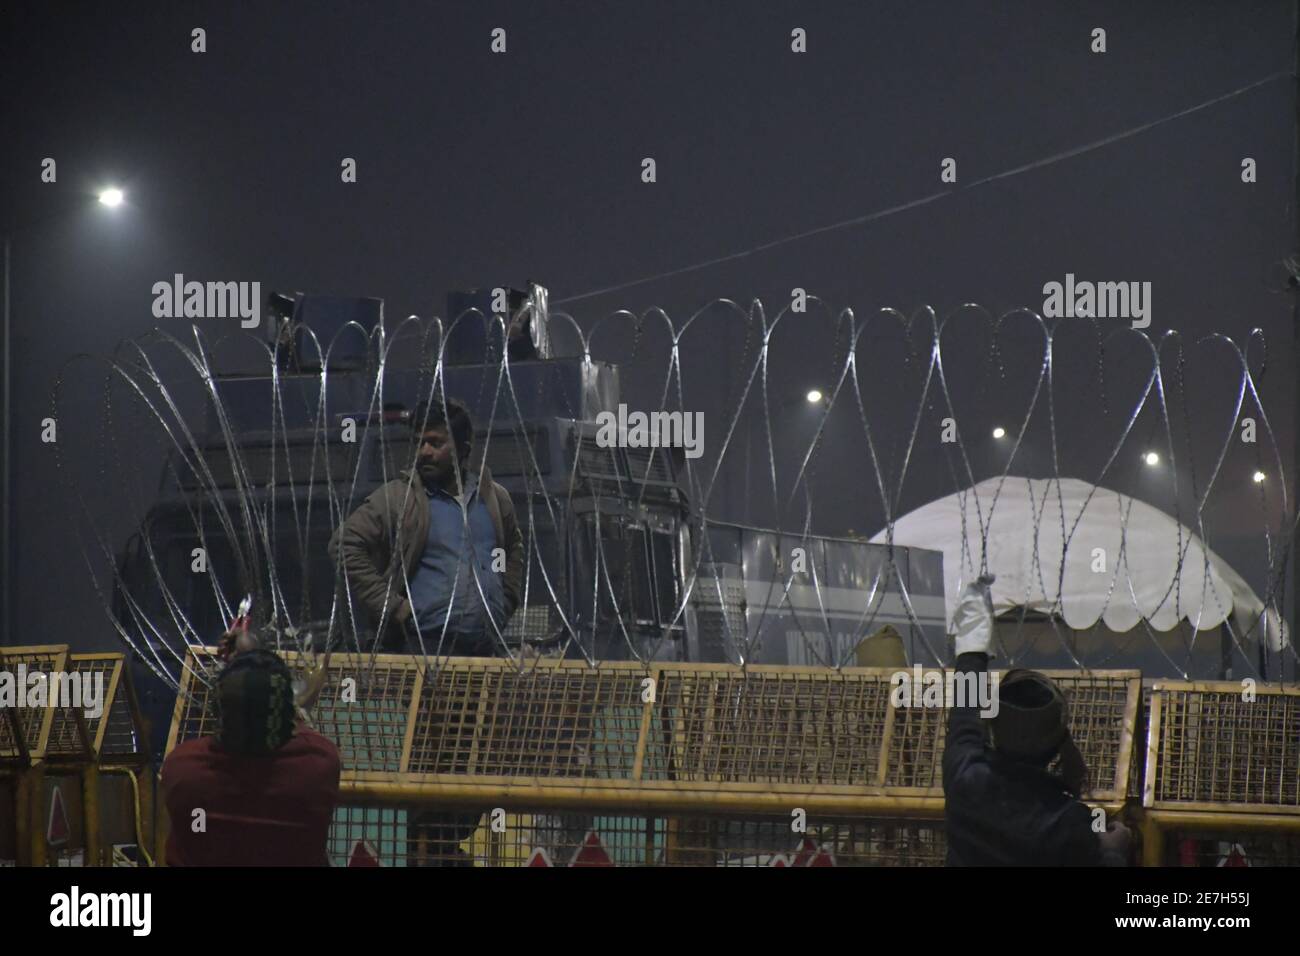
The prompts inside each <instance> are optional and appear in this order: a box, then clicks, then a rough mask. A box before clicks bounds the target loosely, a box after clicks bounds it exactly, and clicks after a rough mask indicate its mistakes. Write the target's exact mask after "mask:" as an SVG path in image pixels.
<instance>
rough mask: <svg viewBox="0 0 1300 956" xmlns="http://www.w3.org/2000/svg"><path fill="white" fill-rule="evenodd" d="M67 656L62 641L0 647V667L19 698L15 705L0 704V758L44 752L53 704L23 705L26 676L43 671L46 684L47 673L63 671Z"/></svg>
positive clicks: (47, 680) (25, 692)
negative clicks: (7, 676)
mask: <svg viewBox="0 0 1300 956" xmlns="http://www.w3.org/2000/svg"><path fill="white" fill-rule="evenodd" d="M67 659H68V648H67V645H66V644H55V645H45V646H40V647H6V648H0V671H6V672H8V674H9V675H11V677H10V679H11V680H12V681H13V686H14V689H15V691H16V693H17V695H18V697H19V698H20V699H18V700H17V701H16V706H14V707H4V708H0V760H19V759H22V758H24V756H27V757H30V758H31V759H38V758H41V757H44V756H45V751H46V747H47V746H48V741H49V734H50V728H51V725H52V723H53V718H54V711H55V708H54V707H51V706H48V702H47V706H45V707H28V706H26V703H27V691H28V690H29V689H30V688H31V687H32V684H31V683H30V678H31V676H32V675H33V674H36V673H41V674H45V675H47V679H46V683H47V684H49V679H48V675H51V674H58V673H62V672H63V671H65V670H66V667H67ZM20 678H21V679H20ZM20 685H23V686H20ZM19 734H21V735H22V736H21V739H20V738H19V736H18V735H19Z"/></svg>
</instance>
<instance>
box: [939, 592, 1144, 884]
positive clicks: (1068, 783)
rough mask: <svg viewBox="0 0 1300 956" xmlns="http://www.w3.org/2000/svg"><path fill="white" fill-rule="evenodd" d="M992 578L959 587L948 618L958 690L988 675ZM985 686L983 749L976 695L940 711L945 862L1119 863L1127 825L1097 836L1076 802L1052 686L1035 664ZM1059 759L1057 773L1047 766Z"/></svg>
mask: <svg viewBox="0 0 1300 956" xmlns="http://www.w3.org/2000/svg"><path fill="white" fill-rule="evenodd" d="M992 581H993V579H992V577H989V576H985V577H981V578H980V579H979V580H978V581H976V582H975V583H974V584H972V585H971V586H970V587H968V588H967V589H966V593H965V594H964V595H963V597H962V600H961V603H960V604H959V605H958V608H957V613H956V614H955V615H954V617H953V627H954V630H955V631H956V635H957V648H956V650H957V664H956V671H957V681H956V685H955V686H956V687H958V688H961V687H962V686H963V683H964V682H965V685H966V686H967V687H973V686H978V684H977V682H983V681H986V680H988V679H989V678H988V661H989V656H990V651H991V645H992V640H993V601H992V597H991V595H990V593H989V585H990V584H991V583H992ZM992 692H993V693H995V694H997V707H996V708H995V709H994V714H995V716H993V717H992V719H991V720H990V721H988V723H989V724H990V725H991V728H990V729H991V730H992V738H993V739H992V746H989V745H988V744H987V742H986V738H985V722H984V721H983V720H982V719H981V717H980V708H979V704H978V703H977V699H978V696H981V695H974V694H967V695H966V699H965V700H962V699H960V698H959V699H957V700H955V701H953V707H952V709H951V710H950V711H949V717H948V737H947V741H946V743H945V744H944V752H943V792H944V798H945V800H944V822H945V826H946V829H947V835H948V865H949V866H998V865H1002V866H1101V865H1109V866H1123V865H1125V863H1126V861H1127V853H1128V843H1129V832H1128V829H1127V828H1126V827H1125V826H1124V824H1122V823H1120V822H1118V821H1115V822H1112V823H1110V824H1109V826H1108V827H1107V828H1106V830H1105V832H1102V833H1098V832H1097V831H1096V830H1094V828H1093V812H1092V811H1091V810H1090V809H1089V808H1088V807H1087V805H1086V804H1084V803H1082V802H1081V801H1080V800H1079V794H1080V793H1081V792H1082V791H1083V789H1084V787H1085V784H1086V780H1087V767H1086V766H1085V765H1084V762H1083V758H1082V756H1081V755H1080V754H1079V750H1078V748H1077V747H1075V745H1074V742H1073V741H1072V740H1071V739H1070V732H1069V727H1068V719H1067V718H1068V710H1067V702H1066V699H1065V695H1064V694H1062V693H1061V690H1060V688H1058V687H1057V686H1056V684H1055V683H1054V682H1053V681H1052V680H1050V679H1049V678H1047V677H1045V676H1044V675H1042V674H1039V673H1037V672H1035V671H1028V670H1012V671H1008V672H1007V673H1006V674H1005V675H1004V676H1003V678H1002V680H1001V681H1000V682H999V683H998V684H997V685H996V686H995V687H993V688H992ZM972 698H974V699H972ZM985 699H986V700H987V699H988V698H987V697H986V698H985ZM1058 756H1059V757H1060V767H1061V773H1060V775H1059V776H1058V775H1056V774H1054V773H1049V772H1048V769H1047V768H1048V767H1049V766H1050V765H1051V763H1052V761H1053V760H1054V759H1055V758H1057V757H1058Z"/></svg>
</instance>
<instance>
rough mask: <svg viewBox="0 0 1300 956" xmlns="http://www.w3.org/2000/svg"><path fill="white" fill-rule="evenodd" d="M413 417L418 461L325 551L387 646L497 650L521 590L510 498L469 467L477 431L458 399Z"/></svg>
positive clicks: (519, 542)
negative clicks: (445, 406) (342, 572)
mask: <svg viewBox="0 0 1300 956" xmlns="http://www.w3.org/2000/svg"><path fill="white" fill-rule="evenodd" d="M410 421H411V430H412V434H413V435H418V436H419V451H418V454H417V457H416V467H415V468H414V469H412V470H406V471H402V472H400V473H399V477H398V478H397V479H395V480H393V481H390V482H388V483H387V484H385V485H384V486H383V487H381V488H379V489H377V490H376V491H375V492H373V493H372V494H371V495H370V496H369V497H367V498H366V500H365V501H364V502H363V503H362V504H361V506H360V507H358V508H357V509H356V511H354V512H353V513H352V514H351V515H350V516H349V517H348V518H347V520H346V521H344V522H343V524H342V525H340V527H339V528H338V530H337V531H335V533H334V535H333V537H332V538H331V539H330V543H329V552H330V558H331V560H332V561H333V562H334V566H335V568H339V567H341V568H342V569H343V571H344V573H345V578H346V585H347V590H346V592H345V593H346V594H347V595H348V601H349V605H350V606H351V607H352V608H353V609H354V610H356V611H359V612H361V613H362V614H363V615H364V616H365V617H367V618H368V619H369V623H370V624H371V626H372V627H373V628H374V629H375V632H376V633H377V634H379V635H381V641H380V646H381V648H382V649H383V650H387V651H403V650H405V651H409V652H411V653H425V654H442V655H458V656H477V657H485V656H487V657H490V656H493V655H495V654H496V653H497V651H499V650H501V649H503V648H504V644H503V642H502V640H501V637H500V634H501V632H502V631H504V629H505V626H506V622H507V621H508V620H509V619H510V617H511V615H512V614H514V612H515V609H516V608H517V607H518V606H519V601H520V596H521V594H522V591H523V575H524V542H523V535H522V534H521V533H520V530H519V525H518V522H517V521H516V519H515V509H514V504H513V503H512V502H511V500H510V494H509V492H507V491H506V489H505V488H503V487H502V486H501V485H499V484H497V483H496V482H494V481H493V480H492V476H491V474H490V473H489V471H488V469H487V466H486V465H484V466H483V467H482V469H481V470H480V471H479V472H478V473H475V472H472V471H471V470H470V469H469V457H470V447H471V441H472V439H473V436H474V428H473V424H472V422H471V421H470V416H469V411H468V410H467V409H466V408H465V406H464V405H463V404H462V403H461V402H459V401H457V400H456V399H449V400H448V401H447V408H446V412H445V413H444V411H443V407H442V405H441V403H439V402H437V401H435V402H433V403H431V404H429V405H427V406H421V407H419V408H417V409H416V410H415V411H414V412H412V414H411V418H410Z"/></svg>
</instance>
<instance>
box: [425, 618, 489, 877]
mask: <svg viewBox="0 0 1300 956" xmlns="http://www.w3.org/2000/svg"><path fill="white" fill-rule="evenodd" d="M422 636H423V640H424V654H426V655H434V654H436V655H438V656H440V657H493V656H495V655H494V640H495V638H494V637H493V635H491V634H483V633H480V634H453V633H451V632H450V631H448V632H447V634H446V636H445V637H443V636H442V635H441V634H440V632H439V631H436V630H434V631H425V632H424V634H423V635H422ZM440 638H441V639H442V643H441V647H440V646H439V639H440ZM406 650H407V653H409V654H415V655H419V654H420V653H421V651H420V638H419V637H418V636H417V635H416V632H415V628H414V627H410V628H408V629H407V634H406ZM476 712H477V704H476V702H474V701H468V702H467V706H466V711H465V715H464V716H465V720H467V721H469V722H472V721H473V720H474V719H475V717H476ZM434 772H435V773H455V772H456V767H455V766H454V765H453V760H452V759H451V755H441V754H440V755H439V756H438V758H437V762H436V764H435V767H434ZM482 818H483V811H482V810H479V811H477V812H472V811H462V812H456V811H449V810H420V811H416V812H412V813H410V814H409V815H408V816H407V821H406V859H407V866H473V865H474V860H473V858H472V857H471V856H469V855H468V854H466V853H465V852H464V851H463V850H461V849H460V846H459V845H460V844H461V843H463V842H464V841H465V840H468V839H469V838H470V837H471V836H473V834H474V831H475V830H477V829H478V825H479V821H480V820H481V819H482Z"/></svg>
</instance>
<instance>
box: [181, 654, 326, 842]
mask: <svg viewBox="0 0 1300 956" xmlns="http://www.w3.org/2000/svg"><path fill="white" fill-rule="evenodd" d="M229 637H230V635H227V638H229ZM228 643H233V642H228ZM256 645H257V641H256V640H248V639H247V638H244V637H241V639H240V643H239V645H237V646H236V647H235V654H234V656H233V657H232V658H231V660H230V663H229V664H227V665H226V667H225V669H224V670H222V671H221V673H220V675H218V677H217V681H216V686H215V688H214V689H213V690H214V693H215V697H216V703H217V707H218V714H219V720H220V730H219V732H218V734H217V736H215V737H198V738H195V739H193V740H187V741H185V742H184V743H181V744H178V745H177V746H176V748H175V749H174V750H172V752H171V753H170V754H168V756H167V759H166V760H164V761H163V766H162V775H161V782H162V789H163V800H164V801H165V804H166V807H167V813H168V816H169V817H170V819H171V833H170V835H169V836H168V839H167V865H168V866H328V865H329V858H328V855H327V852H326V842H327V839H328V836H329V828H330V823H331V821H332V819H333V815H334V805H335V803H336V802H337V799H338V790H339V770H340V762H339V752H338V748H336V747H335V746H334V744H333V743H332V742H331V741H330V740H328V739H327V738H325V737H323V736H321V735H320V734H318V733H317V732H316V731H314V730H312V729H311V728H310V727H308V726H307V725H306V724H305V723H303V722H301V721H299V720H298V719H297V716H296V708H295V705H294V695H293V683H292V675H291V674H290V673H289V668H288V666H287V665H286V664H285V663H284V661H283V660H281V659H280V657H279V656H278V655H277V654H274V653H272V652H271V651H267V650H262V649H260V648H258V647H257V646H256ZM242 648H250V649H242Z"/></svg>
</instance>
